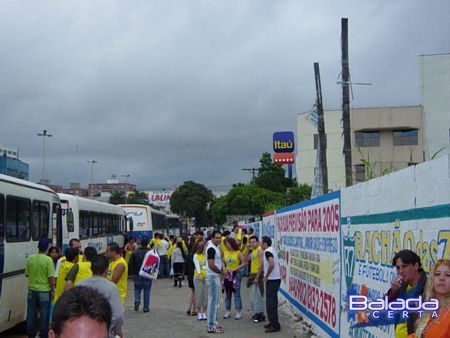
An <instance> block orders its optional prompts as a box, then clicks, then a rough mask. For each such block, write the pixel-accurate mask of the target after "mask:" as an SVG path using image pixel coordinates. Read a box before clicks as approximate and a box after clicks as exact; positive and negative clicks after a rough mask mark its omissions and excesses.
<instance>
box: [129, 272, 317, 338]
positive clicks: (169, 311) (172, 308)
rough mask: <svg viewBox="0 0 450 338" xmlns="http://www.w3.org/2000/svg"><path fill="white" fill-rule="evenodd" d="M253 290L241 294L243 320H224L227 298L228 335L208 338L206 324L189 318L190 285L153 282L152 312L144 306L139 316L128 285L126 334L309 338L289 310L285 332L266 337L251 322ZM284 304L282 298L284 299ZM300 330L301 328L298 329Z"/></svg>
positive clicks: (284, 317)
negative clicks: (145, 309) (187, 313)
mask: <svg viewBox="0 0 450 338" xmlns="http://www.w3.org/2000/svg"><path fill="white" fill-rule="evenodd" d="M249 290H250V289H247V288H246V287H245V283H243V286H242V289H241V294H242V303H243V306H244V308H243V310H242V314H243V318H242V319H241V320H235V319H234V314H235V312H234V311H232V312H231V313H232V317H231V318H229V319H223V318H222V317H223V314H224V312H225V308H224V305H223V304H224V302H223V297H224V296H223V294H221V302H220V307H219V311H218V321H219V325H221V326H222V327H223V328H224V330H225V332H224V333H222V334H208V333H207V332H206V330H207V324H206V321H198V320H197V318H196V317H192V316H187V315H186V308H187V301H188V296H189V295H190V292H191V290H190V289H189V288H188V287H187V282H186V281H185V282H184V283H183V287H182V288H174V287H173V282H172V280H169V279H163V280H157V281H155V282H153V286H152V293H151V297H150V312H149V313H143V312H142V305H141V308H140V311H139V312H136V311H134V296H133V295H134V285H133V282H132V281H129V283H128V292H127V298H126V303H125V324H124V327H123V333H124V336H125V337H126V338H144V337H150V336H151V337H171V336H176V337H199V338H201V337H214V336H218V337H223V338H225V337H230V338H231V337H233V338H234V337H236V338H258V337H274V338H276V337H292V338H293V337H295V338H306V337H309V335H307V334H304V333H301V332H300V330H299V329H298V328H297V329H295V326H296V323H295V322H294V320H293V318H292V316H290V315H289V314H288V313H286V310H283V309H284V308H285V307H283V309H281V310H280V311H279V318H280V324H281V331H280V332H274V333H265V332H264V327H263V326H264V325H265V324H267V321H266V322H264V323H259V324H255V323H253V322H252V321H251V320H250V317H251V315H252V313H251V311H250V295H249V294H250V293H249ZM280 300H281V297H280ZM297 327H298V325H297Z"/></svg>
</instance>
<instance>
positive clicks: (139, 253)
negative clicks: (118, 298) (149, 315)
mask: <svg viewBox="0 0 450 338" xmlns="http://www.w3.org/2000/svg"><path fill="white" fill-rule="evenodd" d="M148 242H149V240H148V238H147V237H143V238H142V240H141V247H140V248H139V249H137V250H135V251H134V252H133V253H132V254H131V257H130V262H129V265H128V266H129V271H130V275H132V276H133V279H134V311H139V306H140V304H141V292H142V290H144V312H149V311H150V292H151V288H152V280H151V279H146V278H143V277H141V276H139V270H140V269H141V266H142V262H143V261H144V258H145V255H146V254H147V252H148V251H149V250H150V249H149V248H148Z"/></svg>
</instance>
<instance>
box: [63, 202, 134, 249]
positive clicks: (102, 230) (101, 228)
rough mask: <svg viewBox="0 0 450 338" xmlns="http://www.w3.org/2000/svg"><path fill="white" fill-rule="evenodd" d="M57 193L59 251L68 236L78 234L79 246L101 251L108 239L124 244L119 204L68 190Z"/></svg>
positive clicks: (122, 220) (66, 245)
mask: <svg viewBox="0 0 450 338" xmlns="http://www.w3.org/2000/svg"><path fill="white" fill-rule="evenodd" d="M58 195H59V198H60V200H61V211H62V248H63V252H64V251H65V249H66V248H67V247H68V246H69V241H70V239H71V238H79V239H80V241H81V247H82V248H86V247H88V246H91V247H94V248H96V249H97V252H99V253H104V252H105V251H106V246H107V245H108V243H111V242H116V243H117V244H119V246H120V247H123V246H124V232H125V213H124V211H123V209H122V208H121V207H120V206H118V205H113V204H108V203H104V202H99V201H94V200H90V199H87V198H83V197H79V196H73V195H68V194H58Z"/></svg>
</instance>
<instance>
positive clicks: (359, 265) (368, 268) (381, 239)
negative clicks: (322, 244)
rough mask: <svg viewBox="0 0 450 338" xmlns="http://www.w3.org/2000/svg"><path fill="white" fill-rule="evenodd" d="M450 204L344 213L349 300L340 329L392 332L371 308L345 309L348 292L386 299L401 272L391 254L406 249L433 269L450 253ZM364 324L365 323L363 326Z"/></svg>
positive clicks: (367, 333) (347, 332) (366, 333)
mask: <svg viewBox="0 0 450 338" xmlns="http://www.w3.org/2000/svg"><path fill="white" fill-rule="evenodd" d="M449 216H450V205H449V204H447V205H437V206H432V207H426V208H417V209H412V210H402V211H395V212H389V213H383V214H372V215H361V216H352V217H343V218H342V219H341V224H342V236H343V237H342V243H343V247H342V260H343V261H342V266H343V271H342V274H343V278H342V279H343V280H344V281H345V282H344V283H343V290H342V291H343V292H342V301H343V303H344V304H345V306H344V308H345V311H344V314H343V315H342V317H343V318H342V319H343V320H342V327H341V332H342V333H343V335H345V336H348V337H361V336H364V337H393V336H394V335H395V328H394V325H379V321H378V320H377V319H376V318H372V316H371V313H370V311H359V312H356V313H355V312H353V313H352V312H347V306H348V297H349V296H350V295H364V296H366V297H367V298H368V300H369V301H373V300H375V299H377V298H383V296H384V295H385V294H386V292H387V291H388V290H389V288H390V286H391V283H392V281H393V280H394V279H395V278H396V277H397V272H396V270H395V267H393V266H392V258H393V257H394V255H395V253H397V252H399V251H401V250H404V249H408V250H412V251H414V252H415V253H417V254H418V255H419V257H420V259H421V263H422V268H423V269H424V270H425V272H427V273H429V272H430V271H431V269H432V267H433V266H434V264H435V263H436V261H437V260H439V259H441V258H446V259H449V258H450V229H449V224H450V217H449ZM361 326H363V327H361Z"/></svg>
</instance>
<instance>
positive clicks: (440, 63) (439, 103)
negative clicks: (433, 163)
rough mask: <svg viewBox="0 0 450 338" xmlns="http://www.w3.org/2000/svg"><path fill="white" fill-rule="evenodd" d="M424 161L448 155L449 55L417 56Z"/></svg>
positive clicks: (449, 133)
mask: <svg viewBox="0 0 450 338" xmlns="http://www.w3.org/2000/svg"><path fill="white" fill-rule="evenodd" d="M419 67H420V81H421V90H422V106H423V119H424V121H423V125H424V139H425V158H426V159H430V158H431V156H433V154H435V153H436V152H437V151H439V149H441V148H444V147H445V151H444V152H443V154H449V153H450V146H449V142H450V54H437V55H420V56H419Z"/></svg>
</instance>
